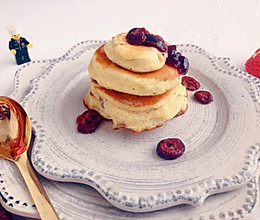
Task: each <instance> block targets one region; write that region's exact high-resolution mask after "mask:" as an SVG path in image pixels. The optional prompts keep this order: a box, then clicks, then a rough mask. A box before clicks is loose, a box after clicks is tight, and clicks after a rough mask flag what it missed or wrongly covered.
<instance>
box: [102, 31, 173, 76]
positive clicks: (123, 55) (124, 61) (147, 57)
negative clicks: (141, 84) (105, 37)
mask: <svg viewBox="0 0 260 220" xmlns="http://www.w3.org/2000/svg"><path fill="white" fill-rule="evenodd" d="M126 35H127V33H121V34H118V35H116V36H115V37H113V38H112V40H110V41H108V42H107V43H106V45H105V51H106V55H107V57H108V58H109V59H110V60H111V61H112V62H114V63H116V64H117V65H119V66H121V67H123V68H125V69H128V70H131V71H134V72H140V73H143V72H150V71H155V70H158V69H160V68H162V67H163V65H164V64H165V61H166V59H167V56H168V54H167V52H160V51H159V50H158V49H156V48H155V47H147V46H142V45H131V44H129V43H128V42H127V40H126Z"/></svg>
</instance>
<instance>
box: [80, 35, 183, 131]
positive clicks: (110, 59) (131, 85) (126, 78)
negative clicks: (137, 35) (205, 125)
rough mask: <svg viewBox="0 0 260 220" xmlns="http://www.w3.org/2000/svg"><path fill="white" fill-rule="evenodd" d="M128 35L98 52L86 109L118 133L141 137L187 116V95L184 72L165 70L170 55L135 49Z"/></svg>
mask: <svg viewBox="0 0 260 220" xmlns="http://www.w3.org/2000/svg"><path fill="white" fill-rule="evenodd" d="M126 34H127V33H121V34H118V35H117V36H115V37H113V38H112V39H111V40H110V41H108V42H107V43H106V44H104V45H102V46H100V47H99V48H98V49H97V50H96V51H95V53H94V55H93V57H92V59H91V61H90V64H89V67H88V72H89V76H90V78H91V85H90V88H89V91H88V93H87V95H86V96H85V97H84V103H85V105H86V106H87V107H88V108H89V109H94V110H96V111H98V112H99V113H100V114H101V115H102V116H103V117H104V118H106V119H111V120H112V121H113V128H114V129H118V128H120V127H124V128H128V129H131V130H132V131H134V132H135V133H140V132H142V131H146V130H151V129H154V128H157V127H160V126H161V125H162V124H163V123H164V122H165V121H167V120H169V119H171V118H173V117H174V116H176V115H180V114H182V113H184V112H185V111H186V109H187V91H186V88H185V87H184V86H183V85H182V84H181V75H180V74H179V73H178V71H177V70H176V69H175V68H174V67H170V66H168V65H167V64H165V61H166V58H167V53H165V52H161V51H159V50H158V49H156V48H155V47H148V46H143V45H131V44H129V43H128V42H127V40H126Z"/></svg>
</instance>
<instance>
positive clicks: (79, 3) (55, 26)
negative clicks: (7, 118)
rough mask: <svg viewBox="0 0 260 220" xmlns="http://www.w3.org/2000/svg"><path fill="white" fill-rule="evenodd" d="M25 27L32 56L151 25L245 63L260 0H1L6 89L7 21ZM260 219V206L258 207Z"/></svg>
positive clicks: (8, 85)
mask: <svg viewBox="0 0 260 220" xmlns="http://www.w3.org/2000/svg"><path fill="white" fill-rule="evenodd" d="M10 24H15V25H18V26H20V27H21V29H22V32H21V34H22V36H24V37H25V38H26V39H27V40H29V41H30V43H32V44H33V48H32V49H29V54H30V57H31V59H32V60H42V59H52V58H56V57H60V56H61V55H63V54H64V53H65V52H66V51H67V50H68V49H69V48H70V47H72V46H74V45H75V44H77V43H79V42H81V41H85V40H93V39H94V40H107V39H110V38H111V37H112V36H114V35H115V34H117V33H120V32H125V31H128V30H129V29H131V28H132V27H146V28H147V29H148V30H149V31H151V32H153V33H157V34H160V35H161V36H162V37H163V38H164V39H165V40H166V41H167V42H170V43H172V44H181V43H184V44H188V43H189V44H195V45H198V46H200V47H202V48H204V49H205V50H207V51H208V52H210V53H211V54H213V55H215V56H217V57H229V58H230V59H231V61H232V62H233V63H234V64H235V65H236V66H237V67H238V68H240V69H242V70H245V68H244V64H245V61H246V60H247V59H248V58H249V57H250V56H251V55H252V54H253V53H254V52H255V50H256V49H258V48H260V1H259V0H229V1H225V0H208V1H203V0H195V1H192V0H179V1H177V0H168V1H167V0H160V1H157V0H145V1H141V0H131V1H119V0H114V1H112V0H96V1H91V0H71V1H60V0H59V1H58V0H45V1H33V0H23V1H19V0H12V1H7V0H1V1H0V27H1V28H0V51H1V53H0V85H1V86H0V95H6V96H8V95H9V94H10V93H12V91H13V78H14V74H15V71H16V70H17V69H18V68H19V67H18V66H17V65H16V63H15V59H14V57H13V55H11V54H10V51H9V49H8V42H9V40H10V36H9V33H8V32H7V30H6V26H8V25H10ZM257 216H258V217H255V219H260V211H258V213H257Z"/></svg>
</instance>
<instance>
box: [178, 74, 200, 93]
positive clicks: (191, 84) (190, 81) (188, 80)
mask: <svg viewBox="0 0 260 220" xmlns="http://www.w3.org/2000/svg"><path fill="white" fill-rule="evenodd" d="M181 83H182V85H184V86H185V87H186V89H188V90H191V91H195V90H197V89H199V88H200V83H199V82H198V81H197V80H196V79H194V78H193V77H190V76H184V77H182V82H181Z"/></svg>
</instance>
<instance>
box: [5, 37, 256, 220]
mask: <svg viewBox="0 0 260 220" xmlns="http://www.w3.org/2000/svg"><path fill="white" fill-rule="evenodd" d="M93 45H94V46H96V45H95V44H94V42H91V43H90V44H89V42H85V43H84V42H83V43H81V44H78V45H77V46H75V47H74V48H72V49H73V50H74V55H73V57H74V58H73V59H74V60H75V59H78V58H77V57H78V56H81V55H82V54H83V53H84V51H88V50H89V48H92V47H93ZM195 49H198V50H199V51H200V50H201V49H200V48H198V47H195ZM73 50H72V52H73ZM202 52H203V53H204V51H202ZM70 53H71V51H69V52H68V53H67V54H70ZM66 56H67V55H65V56H64V57H66ZM60 60H61V59H56V60H50V61H49V62H48V61H39V62H33V63H32V64H28V65H27V66H25V67H24V68H21V69H19V70H18V71H17V73H16V80H15V92H14V94H13V97H14V98H16V99H17V100H19V101H22V100H23V97H24V96H25V94H26V93H27V92H28V91H29V90H30V87H28V86H27V85H28V83H29V82H30V81H31V79H32V78H35V77H36V76H41V75H43V74H46V72H50V71H51V70H52V68H53V66H54V65H55V64H56V63H57V62H59V61H60ZM214 60H215V61H216V62H217V63H219V64H221V65H222V67H221V68H222V70H223V71H226V73H227V74H231V75H233V74H238V76H240V74H241V77H242V78H243V80H245V81H247V82H251V83H255V84H256V85H259V80H257V79H256V78H254V77H251V76H247V75H246V74H245V73H243V72H242V71H240V70H237V69H235V68H234V67H232V66H231V65H230V63H229V61H228V59H216V58H214ZM230 70H232V71H231V72H230ZM40 78H41V77H40ZM245 84H247V83H245ZM256 88H257V87H256ZM250 91H251V90H250ZM252 91H253V92H252ZM252 91H251V92H250V93H252V94H253V93H255V90H254V89H253V90H252ZM256 131H257V130H256ZM0 163H1V166H0V174H1V181H0V185H1V187H2V189H1V194H2V199H3V201H2V203H3V205H4V206H5V207H6V208H7V209H8V210H9V211H11V212H13V213H16V214H22V215H25V216H34V217H35V216H37V213H36V210H35V208H34V207H33V203H32V201H31V198H30V196H29V195H28V192H27V190H26V187H25V186H24V183H23V181H22V179H21V177H20V176H19V172H18V171H17V169H16V167H14V165H13V164H10V162H8V161H4V160H1V161H0ZM17 176H18V178H16V177H17ZM41 181H42V183H43V184H44V187H45V189H46V190H47V192H48V194H49V195H50V197H51V199H52V201H53V203H54V205H55V208H57V209H58V211H59V214H60V216H70V217H74V218H75V217H76V218H78V219H80V218H82V217H84V218H94V217H96V218H98V219H100V218H104V216H106V217H107V219H110V218H111V219H112V218H116V219H126V218H127V217H128V218H131V219H132V218H147V219H150V218H153V219H154V218H157V219H163V218H165V217H167V216H171V215H172V213H174V214H175V216H179V219H181V217H184V219H186V218H188V217H190V218H192V219H199V217H201V218H202V219H203V218H204V219H208V218H209V217H210V218H211V219H212V217H214V216H217V217H216V218H218V216H222V217H223V216H226V217H241V216H244V217H248V216H249V215H251V214H252V212H253V211H254V210H255V209H256V202H257V197H258V196H257V193H258V191H257V186H256V184H251V183H250V184H248V185H245V186H242V185H241V187H240V189H239V190H236V191H232V192H229V193H225V194H220V195H217V196H213V197H210V198H209V199H207V201H206V202H205V204H204V205H203V206H201V207H196V208H193V207H191V206H186V205H184V206H176V207H174V208H170V209H166V210H163V211H158V212H152V213H150V214H149V213H144V214H131V213H127V212H124V211H120V210H118V209H116V208H113V207H112V206H111V205H109V203H107V202H105V201H103V200H102V198H101V197H100V196H99V195H97V193H96V192H95V191H94V190H92V189H91V188H89V187H87V186H86V187H85V186H83V185H77V184H65V183H63V184H62V183H56V182H53V181H49V180H46V179H45V178H41ZM252 181H253V182H254V183H255V181H256V180H255V179H252ZM248 187H249V188H250V189H248ZM59 192H60V193H59ZM249 192H250V193H249ZM245 201H246V202H245ZM250 201H251V202H250ZM71 205H72V206H73V209H75V210H77V211H75V212H71V208H70V207H71ZM216 207H217V208H216ZM108 210H110V211H108ZM105 213H106V214H105ZM64 219H66V218H64Z"/></svg>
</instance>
